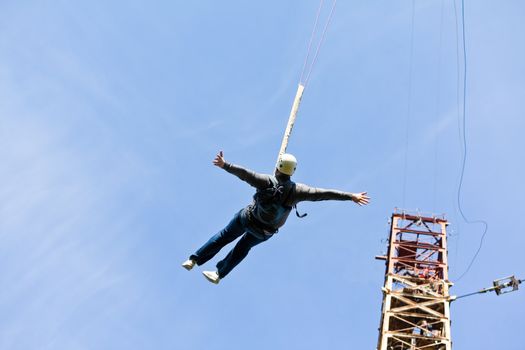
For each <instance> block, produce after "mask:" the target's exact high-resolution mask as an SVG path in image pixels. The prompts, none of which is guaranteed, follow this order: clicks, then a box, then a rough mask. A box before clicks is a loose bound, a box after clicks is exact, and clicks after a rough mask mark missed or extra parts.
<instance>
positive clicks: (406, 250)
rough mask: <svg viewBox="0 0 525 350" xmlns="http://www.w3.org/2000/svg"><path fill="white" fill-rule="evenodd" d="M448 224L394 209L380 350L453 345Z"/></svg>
mask: <svg viewBox="0 0 525 350" xmlns="http://www.w3.org/2000/svg"><path fill="white" fill-rule="evenodd" d="M447 225H448V223H447V221H446V220H445V219H444V218H443V217H435V216H429V217H425V216H421V215H409V214H407V213H405V212H401V213H394V214H392V218H391V226H390V238H389V244H388V252H387V254H386V256H379V257H376V258H377V259H380V260H386V273H385V282H384V286H383V288H382V290H383V307H382V315H381V323H380V328H379V330H380V333H379V341H378V346H377V350H422V349H424V350H431V349H435V350H451V348H452V342H451V338H450V297H449V288H450V286H451V285H452V284H451V283H450V282H449V281H448V262H447V232H446V228H447Z"/></svg>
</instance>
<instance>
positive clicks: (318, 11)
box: [299, 0, 324, 83]
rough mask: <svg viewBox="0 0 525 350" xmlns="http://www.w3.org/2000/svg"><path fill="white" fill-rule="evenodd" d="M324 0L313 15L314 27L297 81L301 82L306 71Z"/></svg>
mask: <svg viewBox="0 0 525 350" xmlns="http://www.w3.org/2000/svg"><path fill="white" fill-rule="evenodd" d="M323 3H324V0H321V1H320V2H319V8H318V9H317V15H316V16H315V22H314V29H312V35H310V42H309V43H308V50H307V51H306V58H305V59H304V65H303V71H302V72H301V78H299V83H302V82H303V76H304V72H305V71H306V65H307V64H308V58H310V51H311V49H312V42H313V41H314V36H315V33H316V32H317V23H318V22H319V16H320V15H321V9H322V8H323Z"/></svg>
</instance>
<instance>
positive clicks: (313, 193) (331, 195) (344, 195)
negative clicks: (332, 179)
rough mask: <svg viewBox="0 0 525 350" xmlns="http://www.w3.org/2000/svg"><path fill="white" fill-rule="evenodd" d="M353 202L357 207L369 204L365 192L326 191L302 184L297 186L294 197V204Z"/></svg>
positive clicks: (368, 198)
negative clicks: (328, 201)
mask: <svg viewBox="0 0 525 350" xmlns="http://www.w3.org/2000/svg"><path fill="white" fill-rule="evenodd" d="M326 200H337V201H353V202H355V203H356V204H358V205H360V206H361V205H367V204H368V203H369V202H370V197H368V195H367V193H366V192H359V193H350V192H343V191H338V190H327V189H324V188H315V187H310V186H306V185H303V184H297V186H296V190H295V196H294V203H298V202H302V201H326Z"/></svg>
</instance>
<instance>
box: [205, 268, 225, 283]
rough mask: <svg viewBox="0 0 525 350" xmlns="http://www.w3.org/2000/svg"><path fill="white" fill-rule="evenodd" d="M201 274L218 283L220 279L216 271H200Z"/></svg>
mask: <svg viewBox="0 0 525 350" xmlns="http://www.w3.org/2000/svg"><path fill="white" fill-rule="evenodd" d="M202 274H203V275H204V277H206V279H207V280H208V281H210V282H211V283H215V284H219V281H220V280H221V278H220V277H219V274H218V273H217V271H202Z"/></svg>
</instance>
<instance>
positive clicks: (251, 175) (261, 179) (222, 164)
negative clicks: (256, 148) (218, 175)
mask: <svg viewBox="0 0 525 350" xmlns="http://www.w3.org/2000/svg"><path fill="white" fill-rule="evenodd" d="M213 165H215V166H217V167H219V168H222V169H224V170H226V171H227V172H229V173H230V174H233V175H235V176H237V177H238V178H239V179H241V180H242V181H245V182H247V183H248V184H250V185H251V186H253V187H255V188H267V187H269V186H271V185H272V182H271V181H270V176H269V175H265V174H259V173H256V172H255V171H252V170H249V169H246V168H243V167H242V166H239V165H235V164H231V163H228V162H227V161H226V160H225V159H224V154H223V152H222V151H220V152H219V153H217V155H216V156H215V159H214V160H213Z"/></svg>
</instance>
